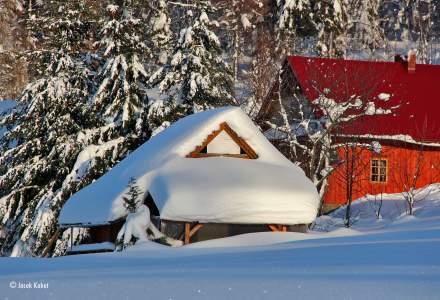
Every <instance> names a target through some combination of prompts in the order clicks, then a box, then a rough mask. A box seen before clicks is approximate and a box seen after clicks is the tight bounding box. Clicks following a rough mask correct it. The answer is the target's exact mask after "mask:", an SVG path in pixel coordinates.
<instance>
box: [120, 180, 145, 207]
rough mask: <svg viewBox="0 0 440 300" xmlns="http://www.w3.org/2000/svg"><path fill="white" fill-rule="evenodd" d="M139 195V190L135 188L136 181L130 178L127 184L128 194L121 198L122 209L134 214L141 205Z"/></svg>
mask: <svg viewBox="0 0 440 300" xmlns="http://www.w3.org/2000/svg"><path fill="white" fill-rule="evenodd" d="M140 195H141V190H140V188H139V187H138V186H137V182H136V179H134V178H133V177H131V178H130V180H129V182H128V192H127V193H126V194H125V196H123V197H122V200H123V201H124V207H125V208H126V209H127V211H128V212H129V213H135V212H136V210H137V209H138V207H139V205H141V204H142V203H141V199H140V198H139V197H140Z"/></svg>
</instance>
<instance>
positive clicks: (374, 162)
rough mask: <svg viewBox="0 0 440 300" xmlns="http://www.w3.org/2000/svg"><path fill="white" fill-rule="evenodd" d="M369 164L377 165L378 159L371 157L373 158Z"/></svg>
mask: <svg viewBox="0 0 440 300" xmlns="http://www.w3.org/2000/svg"><path fill="white" fill-rule="evenodd" d="M371 165H372V166H373V167H376V166H378V165H379V161H378V160H377V159H373V160H372V161H371Z"/></svg>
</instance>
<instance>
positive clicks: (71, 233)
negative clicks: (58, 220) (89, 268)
mask: <svg viewBox="0 0 440 300" xmlns="http://www.w3.org/2000/svg"><path fill="white" fill-rule="evenodd" d="M72 248H73V227H70V252H72Z"/></svg>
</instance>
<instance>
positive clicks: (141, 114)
mask: <svg viewBox="0 0 440 300" xmlns="http://www.w3.org/2000/svg"><path fill="white" fill-rule="evenodd" d="M141 2H143V1H134V0H133V1H128V0H127V1H124V2H123V4H122V6H118V5H115V4H111V5H108V6H107V13H108V17H107V18H106V19H104V20H103V21H102V22H103V25H102V30H101V32H100V33H101V36H102V37H103V38H102V39H101V40H100V41H98V42H97V43H96V44H97V46H99V47H100V49H101V51H102V55H103V57H104V59H105V63H104V66H103V67H102V69H101V70H100V72H99V74H98V77H97V80H98V82H99V83H100V84H99V86H98V89H97V91H96V93H95V95H94V96H93V98H92V105H93V109H94V111H96V112H97V114H98V115H99V116H100V118H101V119H103V120H105V121H106V123H108V124H116V125H117V127H119V125H120V126H121V129H122V130H123V131H126V132H129V131H132V130H133V129H135V128H137V130H139V131H140V130H143V129H144V126H145V119H144V118H145V109H146V106H147V104H148V96H147V93H146V81H147V79H148V75H147V72H146V71H145V68H144V58H150V57H151V51H150V49H149V47H148V46H147V44H146V42H145V36H144V33H145V31H146V28H145V24H144V22H143V20H142V18H141V14H142V10H141V9H137V8H139V7H140V6H139V5H140V3H141Z"/></svg>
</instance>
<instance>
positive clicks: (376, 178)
mask: <svg viewBox="0 0 440 300" xmlns="http://www.w3.org/2000/svg"><path fill="white" fill-rule="evenodd" d="M378 177H379V176H378V175H371V181H374V182H377V181H378Z"/></svg>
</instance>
